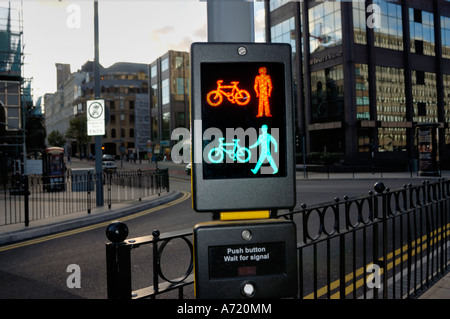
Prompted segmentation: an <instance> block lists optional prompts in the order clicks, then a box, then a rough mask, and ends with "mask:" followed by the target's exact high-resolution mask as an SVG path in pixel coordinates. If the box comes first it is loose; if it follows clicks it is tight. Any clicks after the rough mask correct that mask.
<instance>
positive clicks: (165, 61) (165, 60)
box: [161, 58, 169, 72]
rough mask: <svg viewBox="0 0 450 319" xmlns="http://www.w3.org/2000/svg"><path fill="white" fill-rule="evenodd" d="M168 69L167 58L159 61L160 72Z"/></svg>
mask: <svg viewBox="0 0 450 319" xmlns="http://www.w3.org/2000/svg"><path fill="white" fill-rule="evenodd" d="M168 69H169V58H165V59H164V60H162V61H161V72H164V71H166V70H168Z"/></svg>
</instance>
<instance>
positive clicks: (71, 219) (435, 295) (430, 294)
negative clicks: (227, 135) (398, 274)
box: [0, 159, 450, 299]
mask: <svg viewBox="0 0 450 319" xmlns="http://www.w3.org/2000/svg"><path fill="white" fill-rule="evenodd" d="M83 165H84V166H94V162H93V161H90V162H88V161H79V160H78V159H72V162H71V164H70V165H68V167H69V168H71V167H74V168H75V167H80V166H83ZM158 165H159V167H160V168H166V167H169V168H170V167H172V168H173V169H172V170H170V169H169V172H171V176H172V177H173V176H175V177H179V178H183V179H189V178H188V176H186V172H185V171H184V168H185V166H186V164H183V163H182V164H175V163H172V162H159V164H158ZM118 167H119V168H120V169H138V168H141V169H152V168H155V164H154V163H148V162H145V163H144V162H142V163H139V162H137V163H131V162H123V163H120V162H119V164H118ZM441 174H442V177H445V178H447V179H448V178H450V171H445V172H442V173H441ZM378 177H379V178H383V179H389V178H405V177H410V178H411V179H416V178H417V180H423V179H429V178H424V177H419V176H417V174H416V173H413V174H411V173H408V172H400V173H382V172H376V173H371V172H366V173H353V172H350V173H337V172H330V173H328V172H325V173H323V172H322V173H315V172H308V173H307V174H305V173H304V171H303V167H302V166H301V165H299V166H297V180H301V179H305V178H307V179H330V178H332V179H354V178H358V179H361V178H368V179H373V178H378ZM182 195H183V194H182V192H179V191H176V190H171V191H169V192H164V193H161V195H152V196H149V197H146V198H143V199H142V200H141V201H137V200H135V201H129V202H125V203H118V204H114V205H113V207H112V208H111V209H108V207H107V206H103V207H99V208H94V209H92V210H91V213H90V214H87V213H86V212H78V213H72V214H68V215H64V216H57V217H52V218H47V219H42V220H37V221H32V222H30V225H29V226H28V227H25V226H24V224H23V223H20V224H11V225H4V226H0V251H1V250H2V248H3V249H5V248H6V247H8V246H10V245H11V246H12V245H15V244H16V243H20V242H23V241H26V240H32V239H39V238H40V237H43V236H48V235H52V234H57V233H61V232H65V231H68V230H72V229H78V228H80V227H86V226H89V225H93V224H98V223H105V222H107V221H113V220H115V219H119V218H121V217H123V216H127V215H131V214H134V213H137V212H141V211H143V210H146V209H150V208H153V207H156V206H160V205H164V204H165V203H168V202H171V201H173V200H175V199H177V198H179V197H181V196H182ZM418 299H450V271H449V272H447V274H446V275H445V276H443V277H441V278H440V279H439V280H437V281H436V282H435V283H434V284H433V285H432V286H431V287H430V288H429V289H428V290H426V291H425V292H424V293H423V294H422V295H420V296H419V297H418Z"/></svg>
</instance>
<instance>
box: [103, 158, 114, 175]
mask: <svg viewBox="0 0 450 319" xmlns="http://www.w3.org/2000/svg"><path fill="white" fill-rule="evenodd" d="M102 168H103V170H104V171H105V172H115V171H116V169H117V165H116V161H115V158H114V155H108V154H105V155H103V158H102Z"/></svg>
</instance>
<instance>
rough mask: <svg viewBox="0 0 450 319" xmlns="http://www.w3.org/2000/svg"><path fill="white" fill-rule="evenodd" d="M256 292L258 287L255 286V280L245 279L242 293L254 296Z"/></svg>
mask: <svg viewBox="0 0 450 319" xmlns="http://www.w3.org/2000/svg"><path fill="white" fill-rule="evenodd" d="M255 293H256V288H255V284H254V283H253V282H250V281H244V282H243V283H242V285H241V294H242V295H243V296H244V297H247V298H252V297H253V296H255Z"/></svg>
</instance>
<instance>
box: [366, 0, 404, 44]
mask: <svg viewBox="0 0 450 319" xmlns="http://www.w3.org/2000/svg"><path fill="white" fill-rule="evenodd" d="M373 3H374V4H376V5H378V6H379V7H380V11H381V12H380V19H381V21H380V28H375V29H374V34H375V43H374V45H375V46H378V47H381V48H386V49H392V50H403V26H402V7H401V5H398V4H394V3H391V2H387V1H384V0H375V1H374V2H373Z"/></svg>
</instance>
